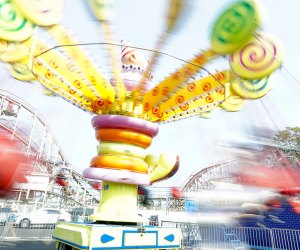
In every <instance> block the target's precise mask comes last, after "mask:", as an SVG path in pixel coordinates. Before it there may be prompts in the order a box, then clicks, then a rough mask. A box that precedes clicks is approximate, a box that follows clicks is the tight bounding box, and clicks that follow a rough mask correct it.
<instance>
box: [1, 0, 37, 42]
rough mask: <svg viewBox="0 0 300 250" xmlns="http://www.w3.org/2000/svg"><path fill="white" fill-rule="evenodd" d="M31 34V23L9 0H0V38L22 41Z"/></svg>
mask: <svg viewBox="0 0 300 250" xmlns="http://www.w3.org/2000/svg"><path fill="white" fill-rule="evenodd" d="M32 34H33V24H32V23H31V22H30V21H28V20H27V19H26V18H24V17H23V16H21V15H19V13H18V12H17V11H16V9H15V8H14V6H13V4H12V3H11V2H10V1H9V0H0V38H1V39H3V40H6V41H24V40H26V39H28V38H29V37H31V36H32Z"/></svg>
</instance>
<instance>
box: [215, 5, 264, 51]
mask: <svg viewBox="0 0 300 250" xmlns="http://www.w3.org/2000/svg"><path fill="white" fill-rule="evenodd" d="M258 25H259V11H258V6H257V4H256V2H254V1H250V0H243V1H239V2H237V3H234V4H233V5H231V6H230V7H229V8H227V9H226V10H225V11H224V12H223V13H222V14H221V15H220V16H219V18H218V19H217V21H216V22H215V24H214V26H213V29H212V33H211V45H212V48H213V49H214V50H215V51H216V52H218V53H219V54H228V53H232V52H233V51H235V50H236V49H238V48H240V47H241V46H242V45H243V44H245V43H246V42H247V41H248V40H249V39H250V38H251V36H252V35H253V34H254V32H255V30H256V28H257V27H258Z"/></svg>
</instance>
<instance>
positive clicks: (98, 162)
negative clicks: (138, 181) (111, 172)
mask: <svg viewBox="0 0 300 250" xmlns="http://www.w3.org/2000/svg"><path fill="white" fill-rule="evenodd" d="M91 167H95V168H111V169H122V170H130V171H133V172H139V173H148V164H147V163H146V162H144V161H143V160H141V159H138V158H133V157H128V156H118V155H98V156H95V157H93V159H92V160H91Z"/></svg>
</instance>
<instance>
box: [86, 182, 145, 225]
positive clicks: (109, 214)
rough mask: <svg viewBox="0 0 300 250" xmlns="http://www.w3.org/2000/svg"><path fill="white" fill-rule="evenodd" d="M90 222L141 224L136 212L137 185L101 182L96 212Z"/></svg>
mask: <svg viewBox="0 0 300 250" xmlns="http://www.w3.org/2000/svg"><path fill="white" fill-rule="evenodd" d="M89 219H90V220H95V221H103V222H125V223H126V222H128V223H141V222H142V218H141V217H140V216H138V212H137V185H130V184H124V183H114V182H106V181H103V182H102V197H101V201H100V203H99V207H98V210H97V212H96V213H95V214H92V215H91V216H90V217H89Z"/></svg>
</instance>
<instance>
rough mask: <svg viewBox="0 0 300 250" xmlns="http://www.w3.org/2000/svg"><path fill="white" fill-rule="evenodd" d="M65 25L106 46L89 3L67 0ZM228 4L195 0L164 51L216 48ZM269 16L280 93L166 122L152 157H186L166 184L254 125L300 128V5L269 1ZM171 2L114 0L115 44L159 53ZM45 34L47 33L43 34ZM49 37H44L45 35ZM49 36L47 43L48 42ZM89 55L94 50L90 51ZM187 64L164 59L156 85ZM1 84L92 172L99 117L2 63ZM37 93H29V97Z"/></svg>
mask: <svg viewBox="0 0 300 250" xmlns="http://www.w3.org/2000/svg"><path fill="white" fill-rule="evenodd" d="M65 2H66V4H65V13H64V19H63V20H62V24H64V25H66V26H68V27H69V28H70V29H71V30H72V33H73V34H74V35H75V36H77V37H78V39H79V40H80V41H81V42H82V43H85V42H103V38H102V34H101V29H100V24H99V23H98V22H97V21H96V20H95V18H94V17H92V16H91V15H90V13H89V12H88V11H87V7H86V6H85V1H83V0H81V1H79V0H76V1H74V0H66V1H65ZM229 2H232V1H229V0H214V1H209V0H195V1H192V3H193V8H191V9H190V12H189V15H188V16H186V17H185V19H186V22H184V23H183V24H182V25H181V27H180V29H179V30H178V32H177V33H176V34H173V35H172V36H171V37H170V39H169V40H168V42H167V44H166V45H165V46H164V48H163V49H162V50H163V52H166V53H169V54H172V55H175V56H177V57H179V58H182V59H185V60H187V59H190V58H192V57H193V55H195V54H196V53H197V52H199V50H201V49H207V48H209V47H210V41H209V34H210V28H211V26H212V24H213V21H214V20H215V19H216V17H217V15H218V14H219V12H220V11H221V10H222V7H223V6H226V5H227V3H229ZM261 2H262V4H263V6H264V7H265V11H266V12H265V14H264V18H263V24H262V27H261V29H262V30H263V31H265V32H268V33H270V34H271V35H274V36H275V37H277V38H278V39H279V40H280V41H281V43H282V44H283V46H284V50H285V59H284V63H283V67H282V68H281V69H279V70H277V71H276V72H275V73H274V74H273V76H272V80H273V81H274V86H273V89H272V90H271V91H270V93H268V95H267V96H265V97H264V98H262V99H261V100H255V101H247V103H246V105H245V107H244V108H243V109H242V110H241V111H239V112H237V113H229V112H225V111H221V110H216V111H215V112H213V113H212V117H211V119H203V118H198V117H194V118H190V119H186V120H182V121H179V122H175V123H170V124H163V125H161V126H160V131H159V134H158V135H157V137H156V138H155V139H154V141H153V144H152V145H151V147H149V148H148V149H147V152H149V153H160V152H162V151H164V150H169V151H173V152H176V153H177V154H178V155H179V156H180V161H181V165H180V169H179V171H178V173H177V174H176V175H175V176H173V177H172V178H171V179H169V180H167V181H165V182H161V183H159V184H156V185H159V186H179V185H181V184H183V182H184V181H185V180H186V178H188V177H189V175H190V174H192V173H193V172H194V171H196V170H198V169H201V168H204V167H206V166H207V165H209V164H211V163H214V162H219V161H221V160H224V159H227V158H229V157H230V155H228V153H225V151H224V150H222V149H221V148H220V147H219V146H218V144H219V142H221V141H222V140H223V138H224V137H225V136H226V135H228V134H232V133H234V134H240V133H246V132H247V131H248V129H249V128H251V127H252V126H262V127H268V128H272V129H276V128H279V129H283V128H284V127H285V126H300V111H299V110H300V100H299V96H300V83H299V80H298V79H300V70H299V56H300V46H299V44H300V35H299V33H298V31H297V26H298V25H299V23H300V15H299V13H298V11H299V9H300V2H299V0H289V1H282V0H264V1H261ZM166 3H167V1H165V0H164V1H163V0H151V1H149V0H148V1H146V0H117V1H115V6H116V9H115V19H114V20H115V22H114V23H115V27H114V35H115V39H116V42H120V41H121V39H123V38H125V39H126V40H128V41H129V43H130V44H131V45H133V46H136V47H143V48H148V49H153V48H154V45H155V42H156V40H157V39H158V36H159V34H160V32H161V31H162V30H163V27H164V26H163V25H164V16H165V9H166ZM41 34H42V32H41ZM41 37H42V36H41ZM45 39H46V38H45ZM88 50H89V48H88ZM89 52H90V54H91V55H93V58H95V60H96V61H97V62H99V63H100V65H101V67H103V69H104V70H103V71H104V72H105V73H106V76H107V78H108V79H109V77H110V75H111V72H110V70H109V69H108V66H107V65H108V58H107V57H106V56H105V55H104V54H101V52H100V53H99V55H97V54H95V53H93V50H90V51H89ZM224 61H225V60H224V59H220V60H219V61H218V60H217V61H216V62H215V64H212V65H211V66H210V69H211V70H212V71H213V72H214V71H215V70H216V69H218V70H221V69H223V68H220V65H223V64H224ZM181 64H182V63H181V62H179V61H175V60H171V59H170V58H167V57H164V58H161V60H160V61H159V63H158V65H157V67H156V68H155V70H154V72H153V74H154V76H155V77H154V79H153V85H155V83H157V82H158V81H159V80H161V79H163V78H164V77H165V76H167V75H168V74H169V73H171V72H172V71H173V70H174V69H175V68H176V67H179V66H180V65H181ZM0 70H1V75H0V86H1V88H3V89H6V90H8V91H10V92H12V93H14V94H15V95H18V96H19V97H21V98H23V99H24V100H25V101H27V102H29V103H30V104H31V105H32V106H34V107H36V108H37V110H38V111H39V112H40V113H41V114H42V115H43V117H44V118H45V119H46V120H47V121H48V123H49V127H50V129H51V130H52V131H53V133H54V134H55V135H56V137H57V139H58V141H59V142H60V144H61V146H62V149H63V151H64V152H65V154H66V156H67V158H68V160H69V161H70V162H71V163H73V164H74V165H75V166H76V167H77V168H79V169H81V170H83V169H84V168H86V167H88V165H89V161H90V159H91V158H92V157H93V156H94V155H96V146H97V142H96V139H95V137H94V130H93V129H92V127H91V125H90V121H91V118H92V116H91V115H89V114H86V113H84V112H83V111H81V110H79V109H77V108H75V107H73V106H72V105H70V104H68V103H66V102H65V101H64V100H62V99H61V98H58V97H47V96H45V95H43V94H42V91H41V89H40V86H39V85H38V84H33V83H24V82H18V81H16V80H14V79H13V78H12V77H10V76H9V74H8V72H7V71H6V70H5V67H4V66H3V65H1V68H0ZM28 93H30V94H28Z"/></svg>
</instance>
